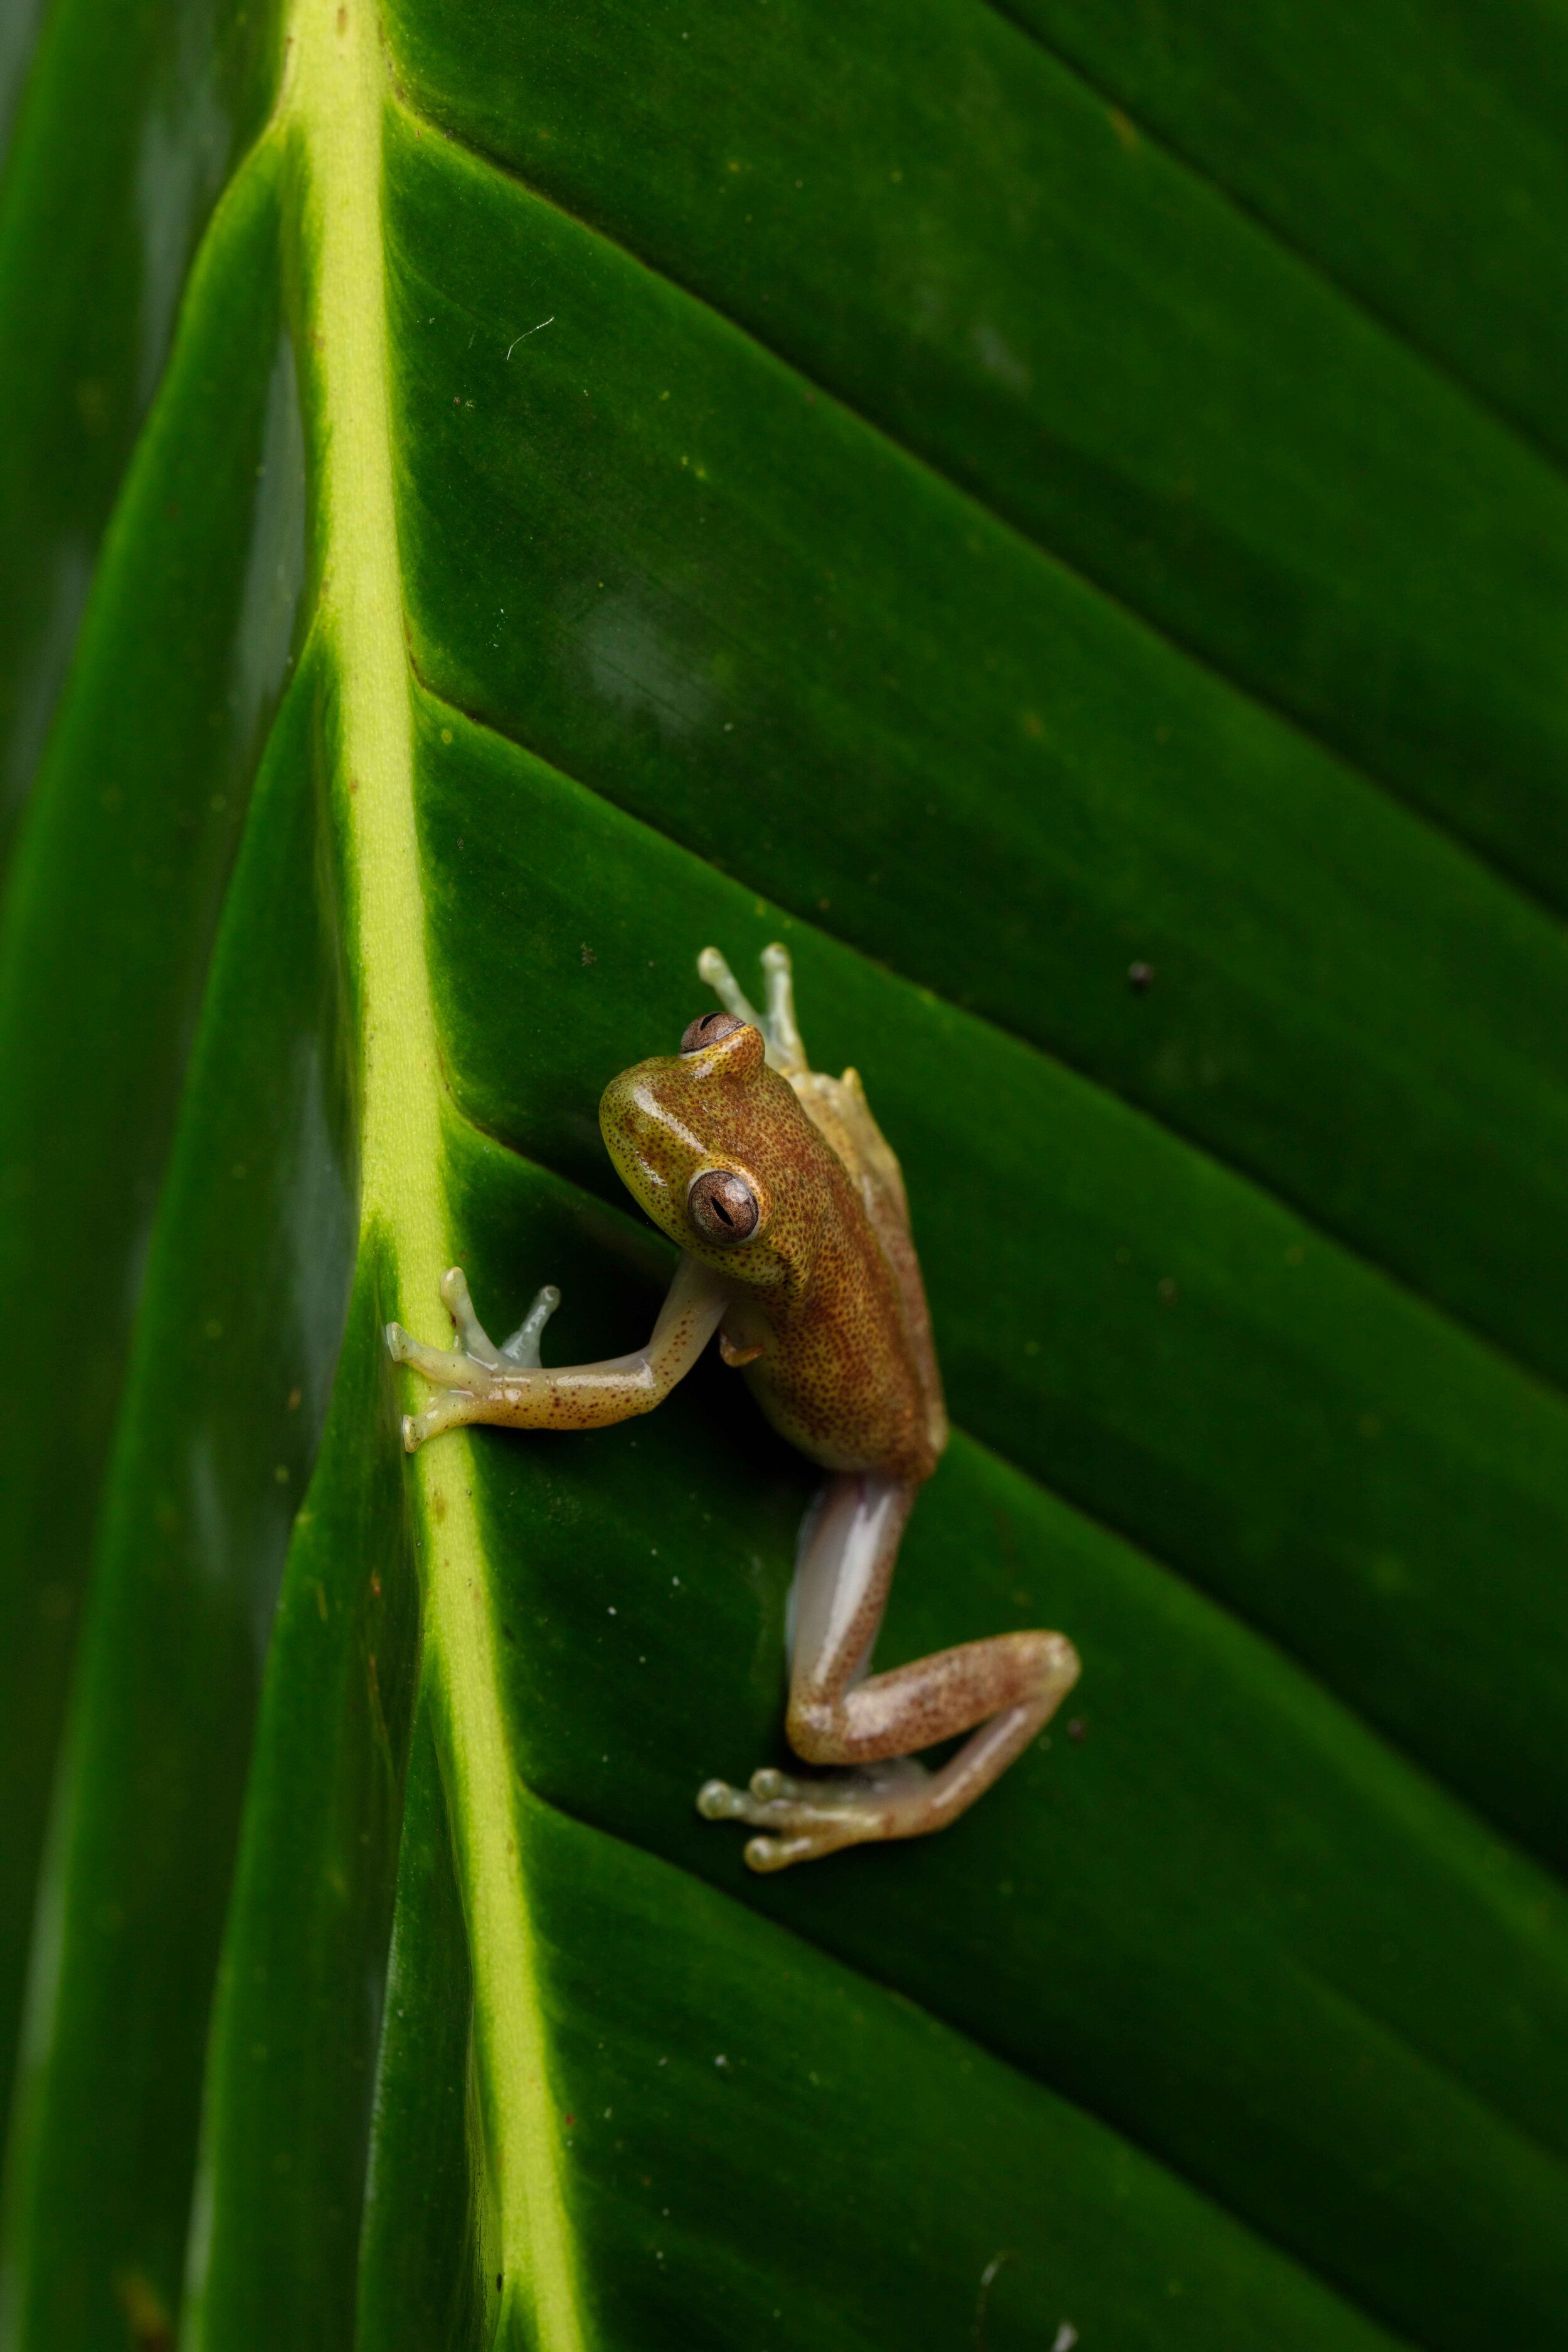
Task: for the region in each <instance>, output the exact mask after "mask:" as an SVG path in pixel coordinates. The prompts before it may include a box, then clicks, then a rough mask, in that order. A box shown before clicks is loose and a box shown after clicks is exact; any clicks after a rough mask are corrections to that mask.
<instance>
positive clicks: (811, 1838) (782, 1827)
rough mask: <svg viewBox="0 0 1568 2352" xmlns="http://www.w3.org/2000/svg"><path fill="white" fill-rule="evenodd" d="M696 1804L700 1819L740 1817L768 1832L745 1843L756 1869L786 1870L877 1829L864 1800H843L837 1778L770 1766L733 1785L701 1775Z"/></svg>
mask: <svg viewBox="0 0 1568 2352" xmlns="http://www.w3.org/2000/svg"><path fill="white" fill-rule="evenodd" d="M697 1810H698V1811H699V1812H700V1814H701V1815H702V1817H703V1819H704V1820H705V1821H710V1822H745V1823H746V1824H747V1826H748V1827H749V1828H751V1829H757V1830H766V1831H769V1832H772V1834H771V1835H769V1836H766V1837H754V1838H750V1839H748V1840H747V1843H746V1849H745V1853H746V1860H747V1862H748V1864H750V1865H751V1867H752V1869H753V1870H760V1871H772V1870H786V1869H787V1868H788V1867H789V1865H790V1864H791V1863H795V1862H811V1861H814V1860H815V1859H816V1857H817V1856H818V1855H819V1854H825V1853H837V1850H838V1848H839V1847H840V1846H844V1845H855V1844H858V1843H859V1841H860V1839H861V1838H862V1837H866V1836H875V1835H877V1834H878V1832H877V1830H876V1829H875V1827H874V1826H872V1819H873V1817H872V1816H871V1814H870V1813H869V1812H868V1811H867V1809H866V1808H865V1806H864V1805H863V1804H862V1805H861V1806H860V1807H859V1808H858V1809H857V1808H856V1807H855V1806H853V1805H849V1804H846V1803H845V1802H844V1801H843V1800H842V1798H840V1797H839V1796H838V1795H837V1783H835V1782H833V1781H826V1780H825V1781H820V1782H817V1781H810V1780H791V1779H790V1777H789V1775H788V1774H787V1773H784V1772H775V1771H773V1769H771V1767H764V1769H763V1770H762V1771H760V1772H753V1773H752V1785H751V1787H750V1788H749V1789H732V1788H731V1785H730V1783H729V1781H728V1780H708V1781H705V1782H704V1783H703V1785H702V1787H701V1788H700V1790H699V1791H698V1795H697Z"/></svg>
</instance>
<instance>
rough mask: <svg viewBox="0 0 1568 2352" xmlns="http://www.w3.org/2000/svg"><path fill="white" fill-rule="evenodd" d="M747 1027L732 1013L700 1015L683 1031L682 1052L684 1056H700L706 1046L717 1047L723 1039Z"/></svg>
mask: <svg viewBox="0 0 1568 2352" xmlns="http://www.w3.org/2000/svg"><path fill="white" fill-rule="evenodd" d="M745 1025H746V1024H745V1023H744V1022H743V1021H738V1020H737V1019H736V1018H735V1015H734V1014H733V1013H699V1014H698V1016H697V1018H696V1020H695V1021H689V1022H688V1023H687V1024H686V1027H685V1029H684V1030H683V1031H682V1033H681V1038H680V1050H681V1052H682V1053H683V1054H700V1052H701V1051H702V1048H703V1046H704V1045H717V1044H718V1043H719V1040H720V1038H721V1037H728V1036H729V1035H730V1034H731V1032H732V1031H734V1030H736V1029H743V1028H744V1027H745Z"/></svg>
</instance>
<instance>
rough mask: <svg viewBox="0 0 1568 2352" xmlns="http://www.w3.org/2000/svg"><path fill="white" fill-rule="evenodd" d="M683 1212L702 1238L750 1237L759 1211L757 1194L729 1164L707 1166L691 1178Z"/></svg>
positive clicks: (726, 1240)
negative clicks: (721, 1166)
mask: <svg viewBox="0 0 1568 2352" xmlns="http://www.w3.org/2000/svg"><path fill="white" fill-rule="evenodd" d="M686 1213H687V1215H688V1216H689V1218H690V1219H691V1222H692V1223H693V1224H694V1225H695V1226H696V1228H697V1230H698V1232H699V1233H700V1234H701V1235H702V1237H703V1239H704V1241H710V1242H719V1243H721V1244H727V1243H730V1242H745V1241H750V1239H751V1237H752V1234H754V1233H755V1232H756V1230H757V1220H758V1218H759V1217H760V1216H761V1214H762V1212H761V1210H760V1209H759V1208H758V1207H757V1196H756V1194H755V1193H754V1192H752V1188H751V1186H750V1185H749V1184H748V1183H747V1181H746V1180H745V1178H744V1177H743V1176H737V1175H736V1173H735V1171H734V1170H733V1169H732V1168H710V1169H708V1170H707V1171H705V1172H704V1173H703V1174H702V1175H700V1176H694V1177H693V1178H692V1180H691V1190H690V1191H689V1192H688V1194H687V1195H686Z"/></svg>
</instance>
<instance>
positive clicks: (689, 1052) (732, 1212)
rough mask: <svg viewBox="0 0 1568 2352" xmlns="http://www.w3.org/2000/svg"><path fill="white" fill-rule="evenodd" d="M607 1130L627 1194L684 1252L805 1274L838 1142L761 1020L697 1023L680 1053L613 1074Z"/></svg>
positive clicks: (754, 1277)
mask: <svg viewBox="0 0 1568 2352" xmlns="http://www.w3.org/2000/svg"><path fill="white" fill-rule="evenodd" d="M599 1127H600V1130H601V1132H602V1133H603V1135H604V1139H605V1149H606V1150H608V1152H609V1155H610V1157H611V1159H612V1160H614V1161H615V1163H616V1169H617V1171H619V1174H620V1177H621V1181H622V1182H623V1183H624V1184H625V1185H626V1190H627V1191H628V1192H630V1193H632V1194H633V1196H634V1197H635V1198H636V1199H637V1200H638V1201H640V1202H642V1205H643V1207H644V1208H645V1209H646V1210H647V1213H648V1215H649V1216H650V1217H651V1218H652V1219H653V1221H654V1223H655V1224H656V1225H658V1226H659V1227H661V1228H662V1230H663V1231H664V1232H665V1233H667V1234H668V1235H669V1238H670V1240H671V1241H672V1242H675V1243H677V1244H679V1247H680V1248H681V1249H683V1250H689V1252H690V1253H691V1255H692V1256H693V1257H698V1258H700V1259H702V1261H703V1262H704V1264H705V1265H712V1266H716V1267H718V1268H720V1269H721V1271H722V1272H723V1273H725V1274H729V1275H732V1276H735V1277H736V1279H737V1280H739V1281H742V1282H745V1283H750V1284H755V1285H757V1286H761V1287H763V1288H773V1287H774V1286H778V1285H781V1284H787V1283H788V1282H789V1281H790V1278H791V1276H792V1274H793V1273H795V1272H796V1271H798V1270H800V1269H801V1267H802V1265H803V1261H804V1260H805V1258H806V1257H807V1256H808V1255H809V1254H810V1249H811V1243H812V1237H813V1235H814V1234H815V1233H816V1228H817V1224H818V1221H819V1217H820V1201H821V1189H820V1188H821V1174H820V1167H819V1155H820V1153H821V1152H822V1151H823V1150H826V1146H825V1145H824V1143H823V1141H822V1139H821V1138H820V1136H819V1135H818V1134H817V1132H816V1129H815V1128H814V1127H813V1125H812V1123H811V1121H810V1119H809V1118H807V1117H806V1114H805V1111H804V1110H803V1109H802V1108H801V1106H800V1104H799V1102H798V1101H797V1100H796V1097H795V1089H794V1087H792V1086H791V1085H790V1084H789V1082H788V1080H787V1079H786V1078H782V1077H781V1076H779V1074H778V1072H777V1071H776V1070H771V1069H770V1068H769V1067H768V1064H767V1049H766V1046H765V1045H764V1044H763V1036H762V1032H761V1031H760V1030H758V1029H756V1028H754V1027H753V1026H752V1024H751V1023H750V1022H743V1021H738V1020H737V1019H736V1018H735V1016H734V1014H733V1013H705V1014H703V1015H701V1016H700V1018H699V1019H698V1020H696V1021H693V1022H692V1024H691V1025H690V1027H689V1029H688V1030H687V1032H686V1034H685V1035H684V1036H683V1037H682V1039H681V1041H680V1051H679V1054H660V1055H655V1057H654V1058H653V1060H651V1061H647V1062H638V1063H637V1066H636V1067H635V1068H634V1069H630V1070H624V1071H623V1072H622V1073H621V1076H619V1077H618V1078H612V1079H611V1081H610V1083H609V1085H608V1086H607V1087H605V1095H604V1099H603V1101H602V1102H601V1103H600V1105H599Z"/></svg>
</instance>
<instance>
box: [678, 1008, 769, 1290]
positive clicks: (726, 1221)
mask: <svg viewBox="0 0 1568 2352" xmlns="http://www.w3.org/2000/svg"><path fill="white" fill-rule="evenodd" d="M725 1017H726V1016H725V1015H724V1014H722V1013H721V1014H720V1016H719V1018H720V1019H721V1020H722V1019H724V1018H725ZM736 1025H737V1026H738V1027H742V1026H743V1025H744V1024H740V1023H738V1024H736ZM686 1213H687V1215H688V1216H689V1218H690V1220H691V1222H692V1223H693V1224H694V1225H695V1226H696V1228H697V1230H698V1232H699V1233H700V1234H701V1235H702V1238H703V1239H704V1241H710V1242H718V1243H720V1244H727V1243H730V1242H746V1241H750V1240H751V1237H752V1234H754V1233H755V1232H756V1230H757V1223H758V1220H759V1218H760V1217H761V1215H762V1211H761V1210H760V1209H759V1208H758V1206H757V1196H756V1194H755V1193H754V1192H752V1188H751V1186H750V1185H749V1184H748V1183H747V1181H746V1180H745V1178H744V1177H743V1176H738V1175H737V1174H736V1173H735V1171H734V1170H733V1169H732V1168H709V1169H706V1170H704V1171H703V1173H702V1174H701V1175H700V1176H694V1177H693V1178H692V1180H691V1190H690V1191H689V1192H688V1194H687V1195H686Z"/></svg>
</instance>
